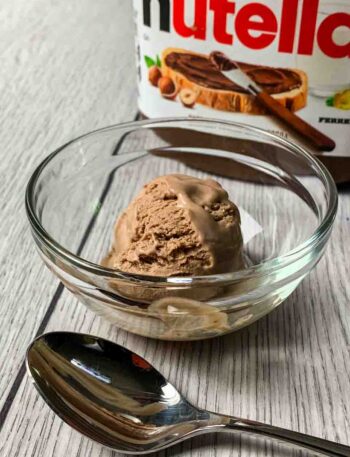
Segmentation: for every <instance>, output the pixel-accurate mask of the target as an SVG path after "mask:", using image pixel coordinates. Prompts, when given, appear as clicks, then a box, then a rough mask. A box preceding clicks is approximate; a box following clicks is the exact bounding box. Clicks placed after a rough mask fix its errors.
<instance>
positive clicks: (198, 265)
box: [104, 174, 243, 276]
mask: <svg viewBox="0 0 350 457" xmlns="http://www.w3.org/2000/svg"><path fill="white" fill-rule="evenodd" d="M242 245H243V241H242V234H241V227H240V215H239V211H238V208H237V207H236V205H235V204H234V203H232V202H231V201H230V200H229V198H228V194H227V192H226V191H225V190H224V189H223V188H222V187H221V185H220V184H219V183H217V182H216V181H214V180H212V179H205V180H203V179H198V178H194V177H191V176H186V175H180V174H172V175H167V176H161V177H159V178H156V179H154V180H153V181H151V182H150V183H148V184H146V185H145V186H144V188H143V189H142V191H141V192H140V194H139V195H138V196H137V197H136V198H135V199H134V200H133V201H132V202H131V203H130V205H129V207H128V208H127V209H126V210H125V211H124V212H123V213H122V215H121V216H120V217H119V219H118V220H117V222H116V225H115V230H114V239H113V244H112V249H111V252H110V253H109V255H108V257H107V258H106V259H105V260H104V265H105V266H107V267H109V268H116V269H119V270H122V271H125V272H128V273H133V274H143V275H152V276H184V275H185V276H189V275H208V274H216V273H225V272H230V271H235V270H239V269H241V268H243V261H242Z"/></svg>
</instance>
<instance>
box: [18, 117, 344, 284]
mask: <svg viewBox="0 0 350 457" xmlns="http://www.w3.org/2000/svg"><path fill="white" fill-rule="evenodd" d="M169 122H170V123H177V122H179V123H180V124H181V123H183V122H185V123H190V124H192V123H193V124H195V123H197V122H198V123H201V122H208V123H211V124H213V125H215V124H219V125H221V126H222V125H224V126H227V127H236V128H241V129H243V130H245V131H248V132H249V131H250V132H252V133H255V134H257V135H260V136H262V137H265V138H270V139H272V140H273V141H274V142H276V143H277V144H278V143H279V144H280V145H281V146H282V147H284V148H285V149H288V150H292V151H293V152H294V153H297V154H299V155H301V156H302V157H303V158H305V159H307V161H308V162H310V165H311V167H312V168H313V170H314V171H316V172H317V176H318V177H319V178H320V179H321V181H322V183H323V185H324V187H325V189H326V193H327V196H328V199H329V201H328V208H327V211H326V214H325V215H324V217H323V219H322V221H321V223H319V224H318V226H317V228H316V229H315V230H314V232H313V233H312V235H311V236H310V237H309V238H308V239H306V240H305V241H303V243H301V244H299V245H298V246H296V247H295V248H293V249H292V250H290V251H288V252H286V253H285V254H282V255H281V256H278V257H274V258H272V259H267V260H265V261H263V262H261V263H259V264H257V265H253V266H251V267H248V268H246V269H244V270H238V271H235V272H227V273H220V274H214V275H202V276H171V277H166V276H150V275H138V274H131V273H127V272H123V271H122V270H117V269H111V268H107V267H103V266H101V265H99V264H96V263H94V262H90V261H89V260H86V259H84V258H83V257H80V256H79V255H76V254H74V253H72V252H70V251H69V250H68V249H66V248H65V247H63V246H62V245H60V244H59V243H58V242H57V241H55V239H54V238H53V237H51V235H50V234H49V233H48V232H47V231H46V230H45V229H44V227H43V226H42V225H41V223H40V220H39V218H38V217H37V214H36V211H35V202H34V191H35V187H36V183H37V181H38V179H39V176H40V175H41V173H42V172H43V171H44V169H45V167H46V166H47V165H48V164H49V163H50V162H51V161H52V160H53V159H54V158H55V157H56V156H57V155H58V154H59V153H60V152H61V151H63V150H65V149H66V148H67V147H68V146H70V145H72V144H74V143H75V142H78V141H80V140H82V139H87V138H89V137H90V136H94V135H95V134H100V133H104V132H108V131H113V130H123V129H130V130H131V129H140V128H148V127H154V126H157V125H162V124H167V123H169ZM25 207H26V212H27V217H28V219H29V222H30V225H31V228H32V230H34V232H35V234H36V235H37V236H38V237H39V239H40V241H42V242H43V243H44V245H45V246H46V248H47V249H49V250H50V251H53V252H54V254H56V255H58V256H59V257H60V258H62V259H63V260H65V261H67V262H68V263H70V264H73V265H74V266H76V267H79V268H82V269H83V270H85V271H87V272H89V273H92V274H96V275H97V276H103V277H107V278H108V279H118V280H124V281H132V282H137V283H140V282H143V283H149V284H153V285H154V286H158V287H160V286H162V285H165V286H170V285H172V286H176V287H181V286H187V287H188V286H193V285H204V284H205V285H207V284H212V283H215V284H217V283H221V284H222V283H231V282H236V281H237V280H240V279H251V278H256V277H261V276H267V275H270V274H271V273H274V272H276V270H280V269H281V268H284V267H288V266H290V265H291V264H292V263H294V262H296V261H298V260H300V259H301V258H302V257H303V256H304V255H306V254H307V253H308V252H309V251H310V250H312V249H313V248H314V247H315V245H317V244H318V242H321V240H322V239H323V237H324V236H327V234H328V232H329V231H330V230H331V228H332V225H333V221H334V219H335V216H336V213H337V208H338V193H337V188H336V184H335V182H334V180H333V178H332V176H331V174H330V172H329V171H328V170H327V168H326V167H325V166H324V165H323V164H322V162H321V161H319V160H318V159H317V158H316V157H315V156H314V155H312V154H311V152H309V151H308V150H307V149H306V148H304V147H302V146H300V145H298V144H296V143H293V142H291V141H289V140H286V139H285V138H282V137H280V136H278V135H275V134H274V133H271V132H269V131H267V130H264V129H262V128H259V127H255V126H252V125H249V124H245V123H241V122H234V121H224V120H220V119H210V118H206V117H199V116H198V117H190V118H188V117H167V118H155V119H146V120H138V121H129V122H124V123H118V124H112V125H110V126H107V127H103V128H99V129H95V130H92V131H90V132H88V133H85V134H83V135H80V136H78V137H76V138H74V139H72V140H70V141H68V142H67V143H65V144H63V145H62V146H60V147H59V148H57V149H55V150H54V151H53V152H52V153H50V154H49V155H48V156H47V157H46V158H44V160H43V161H42V162H41V163H40V164H39V165H38V166H37V168H36V169H35V170H34V172H33V174H32V176H31V177H30V179H29V181H28V184H27V187H26V192H25Z"/></svg>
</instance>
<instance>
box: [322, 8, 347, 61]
mask: <svg viewBox="0 0 350 457" xmlns="http://www.w3.org/2000/svg"><path fill="white" fill-rule="evenodd" d="M338 27H348V28H350V14H346V13H335V14H331V15H330V16H328V17H326V19H325V20H324V21H323V22H322V23H321V25H320V27H319V29H318V32H317V42H318V46H319V47H320V49H321V51H323V52H324V53H325V54H326V55H327V56H328V57H334V58H337V59H340V58H342V57H350V41H348V42H347V43H344V44H338V43H335V41H334V39H333V34H334V31H335V30H336V29H337V28H338ZM349 33H350V32H349Z"/></svg>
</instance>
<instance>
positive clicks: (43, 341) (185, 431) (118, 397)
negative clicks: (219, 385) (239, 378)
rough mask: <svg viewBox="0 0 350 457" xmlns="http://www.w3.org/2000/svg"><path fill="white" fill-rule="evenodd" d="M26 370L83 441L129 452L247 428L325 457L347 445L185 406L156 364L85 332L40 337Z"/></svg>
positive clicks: (348, 450) (335, 456)
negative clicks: (80, 434) (81, 435)
mask: <svg viewBox="0 0 350 457" xmlns="http://www.w3.org/2000/svg"><path fill="white" fill-rule="evenodd" d="M27 368H28V371H29V373H30V375H31V376H32V378H33V380H34V384H35V386H36V388H37V389H38V391H39V392H40V394H41V395H42V396H43V398H44V400H45V401H46V402H47V404H48V405H49V406H50V407H51V408H52V409H53V410H54V411H55V413H56V414H57V415H58V416H59V417H61V419H63V420H64V421H65V422H66V423H67V424H69V425H70V426H71V427H73V428H75V429H76V430H78V431H79V432H80V433H82V434H83V435H85V436H87V437H88V438H90V439H92V440H94V441H97V442H99V443H101V444H103V445H105V446H108V447H110V448H112V449H114V450H117V451H121V452H124V453H130V454H133V455H139V454H147V453H149V452H154V451H158V450H160V449H164V448H166V447H169V446H172V445H173V444H175V443H178V442H179V441H182V440H184V439H186V438H190V437H193V436H195V435H199V434H202V433H208V432H217V431H234V432H247V433H250V434H255V435H261V436H265V437H270V438H274V439H277V440H279V441H283V442H287V443H289V444H292V445H293V446H297V447H301V448H308V449H311V450H312V451H313V452H316V453H319V454H323V455H329V456H332V457H340V456H342V457H345V456H349V455H350V447H348V446H344V445H341V444H337V443H333V442H330V441H326V440H322V439H320V438H314V437H311V436H308V435H304V434H301V433H297V432H292V431H289V430H284V429H282V428H277V427H272V426H270V425H264V424H261V423H258V422H253V421H248V420H244V419H239V418H236V417H229V416H224V415H219V414H214V413H211V412H208V411H204V410H201V409H198V408H196V407H194V406H192V405H191V404H190V403H189V402H188V401H187V400H186V399H185V398H184V397H182V396H181V395H180V393H179V392H178V391H177V390H176V389H175V387H173V386H172V385H171V384H170V383H169V382H168V381H167V380H166V379H165V378H164V377H163V376H162V375H161V374H160V373H159V372H158V371H157V370H156V369H155V368H153V367H152V366H151V365H150V364H149V363H148V362H147V361H146V360H144V359H143V358H142V357H140V356H138V355H136V354H134V353H133V352H131V351H129V350H128V349H126V348H123V347H121V346H119V345H117V344H114V343H112V342H110V341H106V340H104V339H101V338H98V337H93V336H89V335H83V334H77V333H68V332H57V333H48V334H46V335H42V336H40V337H39V338H37V339H36V340H34V341H33V342H32V344H31V345H30V346H29V348H28V352H27Z"/></svg>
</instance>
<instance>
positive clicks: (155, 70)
mask: <svg viewBox="0 0 350 457" xmlns="http://www.w3.org/2000/svg"><path fill="white" fill-rule="evenodd" d="M161 77H162V72H161V70H160V68H159V67H157V65H153V67H151V68H150V69H149V70H148V80H149V82H150V83H151V84H152V86H155V87H157V86H158V82H159V80H160V78H161Z"/></svg>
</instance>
